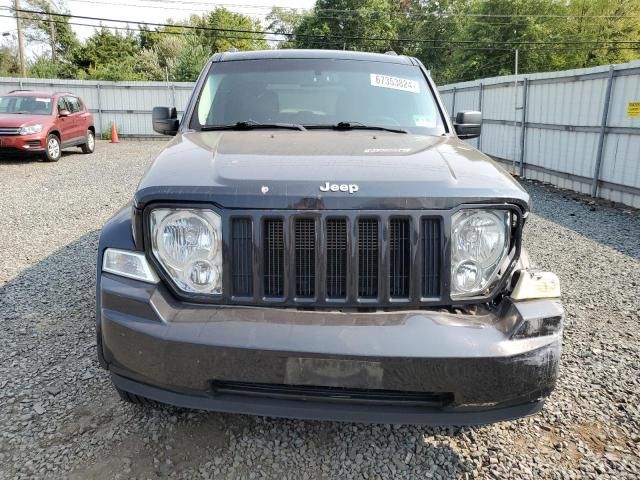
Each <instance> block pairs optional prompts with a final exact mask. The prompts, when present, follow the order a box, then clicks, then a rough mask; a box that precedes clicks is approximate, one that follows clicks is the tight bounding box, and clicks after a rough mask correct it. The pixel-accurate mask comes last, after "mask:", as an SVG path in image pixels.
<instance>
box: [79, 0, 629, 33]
mask: <svg viewBox="0 0 640 480" xmlns="http://www.w3.org/2000/svg"><path fill="white" fill-rule="evenodd" d="M69 1H70V2H72V3H84V4H93V5H113V6H115V7H133V8H144V9H148V8H151V9H158V10H166V11H180V12H183V13H187V12H198V13H208V12H211V11H213V9H214V8H218V7H221V6H222V5H224V4H214V5H210V6H206V5H205V4H202V3H200V2H180V4H179V6H165V5H167V3H165V2H163V1H162V0H137V2H141V1H145V2H150V3H154V5H144V4H141V3H122V2H108V1H100V0H69ZM185 4H192V5H197V7H195V6H194V7H191V8H186V9H185V6H184V5H185ZM172 5H175V4H174V3H172ZM234 6H235V5H234ZM249 7H251V6H247V8H249ZM238 8H239V7H238ZM265 8H271V7H265ZM229 11H231V12H232V13H236V14H241V15H247V16H250V15H251V16H256V17H267V16H268V15H269V14H270V13H271V12H270V11H269V12H264V11H263V12H257V11H251V10H242V9H240V10H237V11H236V10H229ZM324 12H325V11H324V10H318V11H315V12H311V11H310V10H301V9H295V10H291V11H290V12H289V14H290V15H293V16H297V17H305V16H308V15H310V14H313V16H314V17H316V18H319V19H323V20H327V19H330V20H344V15H338V14H334V15H328V14H326V13H324ZM351 13H352V14H357V15H358V16H361V17H363V18H366V17H376V18H379V17H394V16H398V15H401V16H403V17H404V16H405V15H404V14H399V13H398V12H388V11H383V12H380V11H375V10H366V11H353V12H351ZM434 16H435V15H434V14H428V13H425V14H423V15H420V14H418V15H413V14H412V15H411V18H412V19H413V18H415V17H418V18H421V17H424V18H426V17H430V18H431V17H434ZM627 18H628V17H627ZM440 20H446V21H447V22H452V21H455V19H453V18H440ZM547 20H548V19H547ZM473 23H474V24H482V25H487V26H492V27H495V26H511V27H517V26H526V25H530V22H525V21H520V22H513V21H511V22H495V21H487V20H483V19H475V20H474V22H473ZM584 27H586V28H599V27H600V25H599V24H594V23H591V24H588V25H583V28H584Z"/></svg>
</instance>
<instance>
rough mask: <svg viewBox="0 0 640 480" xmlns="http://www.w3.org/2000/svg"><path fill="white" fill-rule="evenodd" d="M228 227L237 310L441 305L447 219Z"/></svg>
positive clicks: (247, 221) (317, 217) (359, 217)
mask: <svg viewBox="0 0 640 480" xmlns="http://www.w3.org/2000/svg"><path fill="white" fill-rule="evenodd" d="M229 221H230V231H231V234H230V239H229V240H230V241H229V245H228V247H227V248H228V251H227V253H226V254H225V255H226V258H230V259H231V260H230V263H231V265H230V268H229V269H228V273H227V277H226V279H227V280H226V281H227V282H229V284H230V287H231V288H229V289H228V291H230V293H229V295H228V296H227V298H228V299H229V301H230V302H231V303H241V304H247V303H249V304H256V303H258V304H259V303H268V304H275V305H288V306H293V305H300V306H302V307H315V306H327V307H331V306H334V307H335V306H339V305H343V306H356V307H357V306H362V307H371V306H385V305H393V304H404V305H406V306H419V305H429V304H435V303H437V302H438V300H439V299H440V295H441V286H440V285H441V278H442V272H441V270H442V268H443V267H444V265H443V263H442V262H441V257H442V255H443V248H444V246H443V242H442V240H441V225H442V219H441V217H440V216H423V215H421V214H419V213H411V214H404V215H403V214H402V213H396V214H392V213H387V212H383V213H378V212H376V214H368V215H367V214H357V213H352V212H345V213H342V214H340V213H338V212H329V213H327V214H324V213H318V212H313V213H309V212H304V211H300V212H284V211H282V212H270V213H269V214H268V216H267V215H265V216H264V217H263V216H262V215H261V214H260V212H251V213H247V214H242V215H238V216H234V215H233V214H232V215H230V220H229ZM255 249H258V250H261V251H254V250H255Z"/></svg>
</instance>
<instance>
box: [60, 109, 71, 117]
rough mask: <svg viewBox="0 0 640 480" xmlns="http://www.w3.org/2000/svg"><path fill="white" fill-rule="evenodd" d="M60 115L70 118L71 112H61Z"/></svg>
mask: <svg viewBox="0 0 640 480" xmlns="http://www.w3.org/2000/svg"><path fill="white" fill-rule="evenodd" d="M59 115H60V117H68V116H69V115H71V112H70V111H69V110H60V113H59Z"/></svg>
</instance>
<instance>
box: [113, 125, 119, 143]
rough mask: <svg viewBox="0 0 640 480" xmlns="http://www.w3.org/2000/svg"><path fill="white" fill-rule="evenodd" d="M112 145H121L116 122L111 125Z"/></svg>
mask: <svg viewBox="0 0 640 480" xmlns="http://www.w3.org/2000/svg"><path fill="white" fill-rule="evenodd" d="M111 143H120V139H119V138H118V129H117V128H116V123H115V122H113V123H112V124H111Z"/></svg>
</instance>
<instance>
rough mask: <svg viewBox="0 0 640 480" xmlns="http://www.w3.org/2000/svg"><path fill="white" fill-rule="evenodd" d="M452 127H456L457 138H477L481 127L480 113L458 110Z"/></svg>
mask: <svg viewBox="0 0 640 480" xmlns="http://www.w3.org/2000/svg"><path fill="white" fill-rule="evenodd" d="M453 127H454V128H455V129H456V134H458V138H461V139H463V140H468V139H470V138H478V137H479V136H480V131H481V129H482V113H480V112H458V113H457V114H456V121H455V123H454V124H453Z"/></svg>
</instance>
